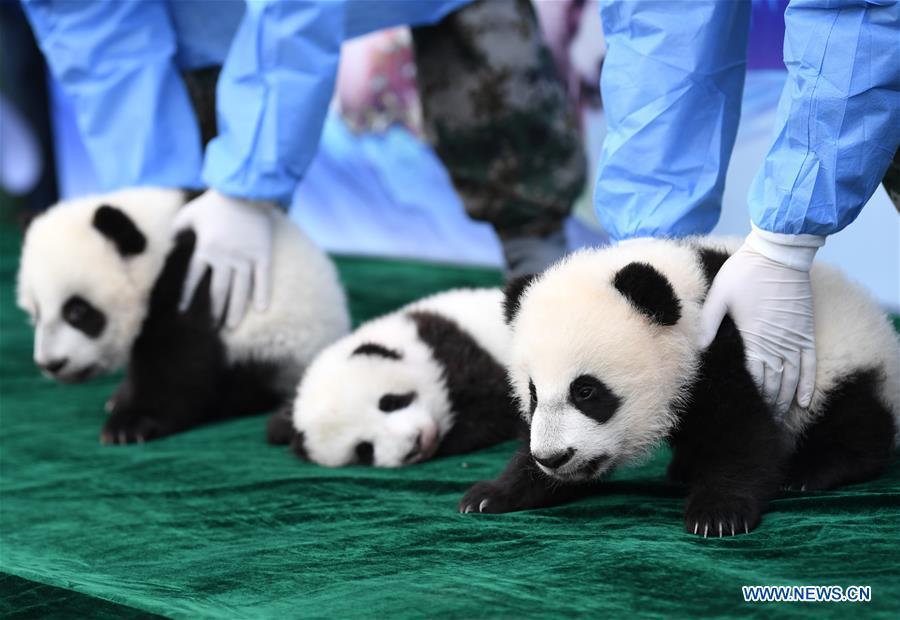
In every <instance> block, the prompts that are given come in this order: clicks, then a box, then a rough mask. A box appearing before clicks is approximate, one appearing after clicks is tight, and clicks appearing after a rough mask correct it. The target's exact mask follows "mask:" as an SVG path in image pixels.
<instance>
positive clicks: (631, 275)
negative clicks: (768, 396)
mask: <svg viewBox="0 0 900 620" xmlns="http://www.w3.org/2000/svg"><path fill="white" fill-rule="evenodd" d="M737 247H738V242H716V241H714V240H710V239H693V240H689V241H682V242H676V241H671V240H668V241H667V240H646V239H645V240H636V241H630V242H626V243H622V244H620V245H618V246H615V247H610V248H607V249H602V250H593V251H584V252H580V253H577V254H575V255H573V256H571V257H569V258H568V259H565V260H564V261H562V262H561V263H559V264H557V265H556V266H554V267H552V268H550V269H549V270H548V271H546V272H545V273H544V274H543V275H541V276H538V277H536V278H534V279H533V280H532V281H530V282H527V281H520V282H519V283H518V285H517V286H512V287H510V290H509V294H508V297H507V310H508V316H509V320H510V322H511V327H512V330H513V342H512V349H511V363H510V367H509V373H510V379H511V382H512V384H513V389H514V392H515V394H516V395H517V397H518V399H519V402H520V405H521V413H522V415H523V417H524V418H525V419H526V420H527V422H528V423H529V425H530V442H529V444H530V445H527V446H524V447H523V448H522V449H520V451H519V452H518V453H517V454H516V455H515V456H514V457H513V459H512V461H511V462H510V463H509V464H508V466H507V468H506V470H505V471H504V472H503V473H502V474H501V475H500V477H499V478H497V479H496V480H492V481H486V482H481V483H478V484H476V485H475V486H474V487H472V488H471V489H470V490H469V491H468V493H467V494H466V495H465V497H464V498H463V500H462V502H461V504H460V510H461V511H463V512H490V513H499V512H508V511H514V510H524V509H528V508H537V507H540V506H549V505H554V504H559V503H562V502H566V501H570V500H572V499H575V498H577V497H580V496H583V495H585V494H587V493H590V492H592V491H595V490H596V484H595V481H596V480H597V479H598V478H600V477H601V476H602V475H603V474H606V473H607V472H609V471H611V470H612V469H613V468H615V467H618V466H619V465H625V464H627V463H630V462H633V461H635V460H637V459H639V458H641V457H642V456H645V455H647V454H648V453H649V452H650V451H651V450H652V449H653V448H655V447H656V446H657V445H658V444H659V443H660V442H662V441H664V440H668V441H669V443H670V445H671V447H672V450H673V457H672V461H671V463H670V464H669V469H668V475H669V477H670V478H671V479H672V480H674V481H677V482H680V483H684V484H686V485H687V486H688V498H687V504H686V513H685V525H686V528H687V530H688V531H690V532H692V533H694V534H700V535H703V536H706V535H708V534H710V533H713V534H715V535H719V536H722V535H734V534H737V533H746V532H749V531H750V530H752V529H754V528H755V527H756V526H757V525H758V524H759V522H760V519H761V514H762V512H763V510H764V509H765V506H766V502H767V501H768V500H769V499H770V498H771V497H772V496H774V495H775V494H776V493H777V492H778V491H779V489H780V488H782V487H784V486H787V487H791V488H795V489H798V490H806V491H813V490H824V489H831V488H834V487H836V486H839V485H844V484H851V483H855V482H862V481H864V480H869V479H871V478H873V477H875V476H877V475H879V473H881V472H882V471H883V470H884V468H885V467H886V465H887V463H888V461H889V459H890V456H891V451H892V449H893V447H894V445H895V442H896V440H897V431H898V428H900V419H898V416H900V343H898V338H897V334H896V333H895V331H894V329H893V327H892V325H891V324H890V322H889V320H888V318H887V317H886V316H885V313H884V312H882V311H881V310H880V309H879V307H878V306H877V305H876V303H875V302H874V301H873V300H872V299H870V298H869V297H868V296H867V295H866V293H865V292H864V291H862V290H861V289H860V288H859V287H857V286H856V285H854V284H852V283H851V282H849V281H848V280H847V279H846V278H845V277H844V276H843V275H841V274H840V273H839V272H838V271H836V270H834V269H832V268H830V267H827V266H825V265H821V264H816V265H815V266H814V267H813V269H812V273H811V278H812V286H813V291H814V296H815V300H814V303H815V319H816V344H817V356H818V357H817V372H816V387H815V393H814V395H813V400H812V403H811V405H810V407H809V408H808V409H803V408H801V407H799V406H798V405H797V404H796V402H795V403H794V405H793V406H792V407H791V409H790V411H789V412H788V413H787V415H786V416H785V418H784V419H783V421H782V422H778V421H776V417H775V416H774V414H773V412H772V411H771V410H770V409H769V408H768V407H767V405H766V404H765V403H764V401H763V399H762V397H761V395H760V393H759V391H758V390H757V388H756V386H755V384H754V382H753V380H752V378H751V376H750V374H749V373H748V371H747V370H746V369H745V365H744V347H743V342H742V340H741V336H740V333H739V332H738V330H737V328H736V327H735V325H734V323H733V322H732V320H731V319H730V318H728V317H726V319H725V320H724V322H723V323H722V325H721V327H720V329H719V332H718V334H717V336H716V339H715V340H714V342H713V343H712V345H711V346H710V347H709V348H708V349H707V350H705V351H704V350H701V349H700V348H699V346H698V344H697V343H698V341H699V340H700V321H699V319H700V309H701V305H702V304H703V301H704V298H705V297H706V294H707V291H708V289H709V286H710V283H711V282H712V279H713V277H715V275H716V273H717V272H718V270H719V268H720V267H721V266H722V263H724V262H725V260H726V259H727V258H728V256H729V255H730V254H731V253H732V252H733V251H735V250H736V249H737ZM560 482H562V483H568V484H560Z"/></svg>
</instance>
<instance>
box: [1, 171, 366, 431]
mask: <svg viewBox="0 0 900 620" xmlns="http://www.w3.org/2000/svg"><path fill="white" fill-rule="evenodd" d="M186 198H187V196H186V195H185V193H184V192H181V191H178V190H164V189H150V188H140V189H129V190H123V191H120V192H116V193H112V194H107V195H103V196H92V197H87V198H81V199H77V200H71V201H68V202H63V203H60V204H58V205H56V206H54V207H52V208H51V209H49V210H48V211H47V212H46V213H44V214H42V215H40V216H39V217H37V218H36V219H35V220H34V221H33V222H32V224H31V226H29V228H28V231H27V232H26V235H25V240H24V244H23V248H22V257H21V264H20V268H19V275H18V290H17V296H18V304H19V306H20V307H21V308H22V309H23V310H25V311H26V312H27V313H28V314H29V316H30V317H31V320H32V323H33V325H34V333H35V340H34V360H35V363H36V364H37V365H38V366H39V367H40V368H41V369H42V370H43V372H44V373H45V374H46V375H47V376H49V377H52V378H54V379H57V380H59V381H63V382H79V381H85V380H87V379H90V378H92V377H95V376H97V375H99V374H102V373H107V372H112V371H115V370H117V369H118V368H120V367H122V366H123V365H125V364H126V363H127V375H126V378H125V381H124V382H123V383H122V385H121V386H120V387H119V388H118V390H117V391H116V393H115V394H114V396H113V397H112V398H111V399H110V401H109V403H108V405H107V408H108V409H109V410H110V414H111V415H110V417H109V418H108V419H107V421H106V424H105V425H104V427H103V431H102V433H101V440H102V441H103V442H104V443H132V442H141V441H145V440H149V439H156V438H159V437H164V436H166V435H170V434H172V433H176V432H179V431H182V430H185V429H187V428H191V427H193V426H197V425H199V424H202V423H205V422H209V421H212V420H217V419H223V418H227V417H232V416H238V415H244V414H250V413H259V412H262V411H266V410H271V409H273V408H275V407H278V406H280V405H281V404H282V403H284V402H285V401H286V400H287V399H289V398H290V396H291V395H292V394H293V392H294V390H295V389H296V386H297V382H298V381H299V379H300V376H301V374H302V372H303V370H304V369H305V368H306V366H307V365H308V364H309V362H310V361H311V360H312V358H313V356H315V354H316V353H318V352H319V351H320V350H321V349H322V348H324V347H325V346H326V345H328V344H329V343H330V342H332V341H334V340H335V339H337V338H339V337H340V336H342V335H344V334H345V333H346V332H347V331H348V329H349V324H350V322H349V315H348V313H347V309H346V301H345V299H344V293H343V290H342V289H341V286H340V283H339V281H338V277H337V272H336V270H335V268H334V265H333V264H332V263H331V261H330V260H329V259H328V258H327V257H326V256H325V255H324V254H323V253H322V252H321V251H320V250H319V249H318V248H317V247H315V245H313V243H312V242H311V241H310V240H309V239H308V238H306V237H305V236H304V235H303V233H301V232H300V230H299V229H298V228H297V227H296V226H295V225H294V224H292V223H291V222H290V221H289V220H288V219H287V218H286V217H285V216H284V215H283V214H281V213H280V212H277V211H275V210H272V211H271V214H270V215H271V218H272V226H273V242H274V243H273V255H272V286H271V288H270V290H271V291H272V294H271V298H270V300H269V307H268V308H267V310H266V311H265V312H254V311H250V312H248V313H247V314H246V315H245V317H244V319H243V321H242V322H241V323H240V325H238V326H237V327H236V328H234V329H226V328H224V327H222V326H220V325H216V324H214V323H213V321H212V318H211V316H212V315H211V312H210V298H209V286H210V276H209V274H207V275H206V276H205V277H204V280H203V281H202V282H201V285H200V286H199V287H198V289H197V292H196V294H195V295H194V298H193V300H192V302H191V305H190V306H189V308H188V309H187V310H186V311H185V312H183V313H181V312H179V311H178V309H177V305H178V301H179V298H180V294H181V289H182V283H183V281H184V278H185V275H186V272H187V266H188V262H189V260H190V258H191V255H192V252H193V249H194V233H193V232H192V231H188V232H184V233H181V234H179V235H178V237H177V238H175V239H172V238H171V233H170V229H171V224H172V219H173V217H174V216H175V212H176V210H177V209H178V208H179V207H181V206H182V205H183V204H184V203H185V201H186Z"/></svg>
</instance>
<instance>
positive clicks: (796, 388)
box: [701, 226, 825, 416]
mask: <svg viewBox="0 0 900 620" xmlns="http://www.w3.org/2000/svg"><path fill="white" fill-rule="evenodd" d="M824 243H825V237H819V236H816V235H785V234H778V233H771V232H767V231H763V230H760V229H758V228H756V227H755V226H754V227H753V230H752V231H751V232H750V234H749V235H748V236H747V239H746V240H745V241H744V244H743V245H742V246H741V247H740V249H738V251H737V252H735V253H734V254H733V255H732V256H731V257H730V258H729V259H728V260H727V261H725V264H724V265H722V268H721V269H720V270H719V273H718V275H716V277H715V279H714V280H713V283H712V286H711V287H710V290H709V295H708V296H707V298H706V303H705V304H704V306H703V311H702V316H701V330H702V331H701V334H702V335H701V340H702V342H701V346H703V348H706V347H708V346H709V345H710V344H711V343H712V341H713V339H715V337H716V332H717V331H718V329H719V325H720V323H721V322H722V319H723V317H724V316H725V314H726V313H728V314H730V315H731V318H732V319H733V320H734V322H735V325H737V328H738V330H739V331H740V333H741V337H742V338H743V340H744V348H745V353H746V358H747V369H748V370H749V371H750V374H751V375H752V376H753V378H754V380H755V381H756V383H757V385H758V386H759V387H760V389H761V390H762V394H763V397H764V398H765V399H766V401H767V402H768V403H769V404H770V405H772V406H774V407H775V412H776V414H778V415H779V416H782V415H784V414H785V413H786V412H787V410H788V408H789V407H790V405H791V403H792V402H793V400H794V396H795V395H796V397H797V402H798V404H799V405H800V406H801V407H808V406H809V404H810V402H811V400H812V394H813V388H814V387H815V383H816V335H815V322H814V319H813V293H812V286H811V284H810V278H809V270H810V268H811V267H812V262H813V258H814V257H815V255H816V251H817V250H818V249H819V248H820V247H821V246H822V245H823V244H824Z"/></svg>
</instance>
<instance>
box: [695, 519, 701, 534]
mask: <svg viewBox="0 0 900 620" xmlns="http://www.w3.org/2000/svg"><path fill="white" fill-rule="evenodd" d="M699 529H700V522H699V521H694V534H696V533H697V530H699Z"/></svg>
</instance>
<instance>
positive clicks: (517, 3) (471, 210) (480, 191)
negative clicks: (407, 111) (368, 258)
mask: <svg viewBox="0 0 900 620" xmlns="http://www.w3.org/2000/svg"><path fill="white" fill-rule="evenodd" d="M412 35H413V44H414V50H415V59H416V73H417V76H418V77H417V79H418V86H419V95H420V98H421V102H422V114H423V121H424V126H425V132H426V135H427V137H428V139H429V141H430V142H431V143H432V144H433V146H434V148H435V150H436V151H437V154H438V156H439V157H440V158H441V161H442V162H443V163H444V166H445V167H446V168H447V170H448V172H449V174H450V177H451V179H452V180H453V184H454V186H455V188H456V190H457V192H458V193H459V194H460V196H461V198H462V201H463V204H464V205H465V208H466V211H467V213H468V214H469V216H470V217H472V218H474V219H477V220H482V221H486V222H489V223H490V224H492V225H493V227H494V229H495V230H496V231H497V233H498V235H499V236H500V237H501V239H509V238H515V237H522V236H547V235H550V234H553V233H555V232H557V231H559V230H560V228H561V225H562V221H563V219H564V218H565V217H566V216H567V215H568V214H569V212H570V211H571V209H572V205H573V203H574V202H575V200H576V199H577V198H578V196H579V194H581V192H582V191H583V189H584V186H585V168H586V162H585V156H584V148H583V145H582V141H581V134H580V130H579V127H578V121H577V117H576V114H575V109H574V106H573V105H572V104H571V103H570V101H569V99H568V97H567V95H566V90H565V86H564V84H563V83H562V81H561V80H560V78H559V76H558V74H557V71H556V66H555V65H554V62H553V58H552V56H551V54H550V51H549V49H548V48H547V46H546V45H545V44H544V41H543V39H542V35H541V30H540V26H539V24H538V21H537V16H536V15H535V12H534V9H533V7H532V5H531V2H530V0H481V1H479V2H475V3H473V4H470V5H467V6H465V7H463V8H462V9H459V10H458V11H456V12H454V13H452V14H450V15H448V16H447V17H445V18H444V19H443V20H442V21H441V22H440V23H438V24H434V25H430V26H422V27H417V28H413V29H412Z"/></svg>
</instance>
